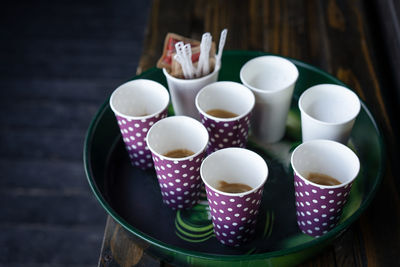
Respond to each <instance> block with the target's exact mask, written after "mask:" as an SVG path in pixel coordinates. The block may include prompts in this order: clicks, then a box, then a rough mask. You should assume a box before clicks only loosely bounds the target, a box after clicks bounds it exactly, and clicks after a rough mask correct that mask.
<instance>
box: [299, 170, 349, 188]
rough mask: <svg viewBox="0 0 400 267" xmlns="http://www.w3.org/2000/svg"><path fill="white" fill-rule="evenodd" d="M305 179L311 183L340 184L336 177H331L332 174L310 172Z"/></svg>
mask: <svg viewBox="0 0 400 267" xmlns="http://www.w3.org/2000/svg"><path fill="white" fill-rule="evenodd" d="M307 179H308V180H309V181H311V182H313V183H316V184H319V185H328V186H332V185H340V184H341V182H339V181H338V180H337V179H335V178H333V177H332V176H329V175H326V174H323V173H317V172H311V173H310V174H309V175H308V177H307Z"/></svg>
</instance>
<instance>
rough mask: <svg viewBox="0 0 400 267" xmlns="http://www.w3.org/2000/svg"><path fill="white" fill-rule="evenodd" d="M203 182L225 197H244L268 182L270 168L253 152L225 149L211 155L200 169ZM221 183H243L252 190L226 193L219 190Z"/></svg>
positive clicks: (241, 149)
mask: <svg viewBox="0 0 400 267" xmlns="http://www.w3.org/2000/svg"><path fill="white" fill-rule="evenodd" d="M200 174H201V178H202V179H203V182H204V183H205V184H207V185H208V186H209V187H211V188H212V189H213V190H215V191H217V192H219V193H220V194H223V195H243V194H249V193H251V192H253V191H255V190H258V189H259V188H260V187H261V186H263V185H264V183H265V182H266V180H267V177H268V166H267V164H266V162H265V161H264V159H263V158H262V157H260V156H259V155H258V154H256V153H255V152H253V151H250V150H247V149H243V148H235V147H230V148H225V149H221V150H218V151H216V152H214V153H212V154H210V155H209V156H208V157H207V158H206V159H205V160H204V161H203V163H202V165H201V168H200ZM220 181H225V182H227V183H242V184H246V185H248V186H250V187H251V188H252V190H249V191H247V192H244V193H226V192H222V191H220V190H219V189H218V186H219V183H220Z"/></svg>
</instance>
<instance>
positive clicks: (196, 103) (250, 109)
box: [194, 81, 256, 122]
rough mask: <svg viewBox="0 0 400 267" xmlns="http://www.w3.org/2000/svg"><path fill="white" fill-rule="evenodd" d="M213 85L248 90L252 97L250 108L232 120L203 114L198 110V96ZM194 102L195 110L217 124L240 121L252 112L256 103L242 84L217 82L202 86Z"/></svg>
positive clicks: (200, 109)
mask: <svg viewBox="0 0 400 267" xmlns="http://www.w3.org/2000/svg"><path fill="white" fill-rule="evenodd" d="M215 84H234V85H236V86H239V87H241V88H243V89H246V90H248V91H249V93H250V95H251V96H252V103H251V105H250V108H249V109H248V110H247V111H246V112H244V113H242V114H240V115H238V116H236V117H233V118H219V117H215V116H212V115H210V114H208V113H207V112H205V111H204V110H203V109H202V108H200V105H199V97H200V94H201V93H202V92H204V90H207V88H209V87H211V86H215ZM194 102H195V105H196V108H197V110H198V111H199V112H200V113H201V114H202V115H203V116H205V117H207V118H209V119H212V120H214V121H218V122H231V121H236V120H240V119H242V118H244V117H245V116H247V115H249V114H250V113H251V112H252V110H253V108H254V105H255V103H256V99H255V96H254V93H253V92H252V91H251V90H249V89H248V88H247V87H246V86H244V85H243V84H241V83H238V82H232V81H218V82H214V83H210V84H208V85H206V86H204V87H203V88H202V89H201V90H200V91H199V92H198V93H197V95H196V98H195V101H194Z"/></svg>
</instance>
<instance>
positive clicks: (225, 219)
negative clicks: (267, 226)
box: [200, 147, 268, 247]
mask: <svg viewBox="0 0 400 267" xmlns="http://www.w3.org/2000/svg"><path fill="white" fill-rule="evenodd" d="M200 173H201V178H202V180H203V182H204V184H205V187H206V192H207V199H208V204H209V206H210V213H211V216H212V222H213V226H214V232H215V235H216V238H217V239H218V240H219V241H220V242H221V243H222V244H224V245H227V246H234V247H237V246H240V245H241V244H243V243H246V242H248V241H250V240H251V239H252V238H253V237H254V234H255V228H256V222H257V216H258V213H259V207H260V204H261V200H262V194H263V189H264V184H265V182H266V181H267V177H268V166H267V164H266V162H265V161H264V159H263V158H262V157H260V156H259V155H258V154H256V153H254V152H253V151H250V150H247V149H243V148H236V147H231V148H225V149H221V150H218V151H216V152H214V153H212V154H210V155H209V156H208V157H207V158H206V159H205V160H204V161H203V163H202V165H201V169H200ZM221 181H224V182H226V183H241V184H246V185H248V186H250V187H251V188H252V189H251V190H249V191H246V192H242V193H227V192H223V191H221V190H220V189H219V185H220V182H221Z"/></svg>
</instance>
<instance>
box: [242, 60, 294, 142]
mask: <svg viewBox="0 0 400 267" xmlns="http://www.w3.org/2000/svg"><path fill="white" fill-rule="evenodd" d="M298 77H299V72H298V70H297V68H296V66H295V65H294V64H293V63H292V62H290V61H289V60H287V59H285V58H282V57H278V56H261V57H256V58H254V59H252V60H250V61H248V62H247V63H246V64H244V65H243V67H242V68H241V70H240V80H241V81H242V83H243V84H244V85H246V86H247V87H248V88H250V89H251V90H252V91H253V93H254V95H255V97H256V105H255V108H254V114H253V120H252V132H253V135H254V137H255V138H256V139H258V140H259V141H261V142H263V143H275V142H278V141H279V140H280V139H282V137H283V136H284V134H285V128H286V119H287V115H288V112H289V108H290V103H291V100H292V95H293V89H294V86H295V83H296V81H297V78H298Z"/></svg>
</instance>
